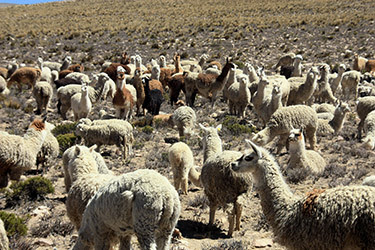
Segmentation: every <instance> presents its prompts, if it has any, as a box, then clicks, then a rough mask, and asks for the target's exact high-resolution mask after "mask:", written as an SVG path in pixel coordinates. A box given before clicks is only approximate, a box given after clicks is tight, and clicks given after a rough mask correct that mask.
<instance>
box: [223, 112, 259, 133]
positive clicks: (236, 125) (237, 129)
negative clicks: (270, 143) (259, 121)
mask: <svg viewBox="0 0 375 250" xmlns="http://www.w3.org/2000/svg"><path fill="white" fill-rule="evenodd" d="M223 126H224V127H225V128H227V129H228V130H229V131H230V132H231V133H232V134H233V135H240V134H251V133H252V132H256V128H255V127H249V126H247V125H242V124H240V122H239V120H238V118H237V117H235V116H226V117H225V118H224V121H223Z"/></svg>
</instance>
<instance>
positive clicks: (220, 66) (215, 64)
mask: <svg viewBox="0 0 375 250" xmlns="http://www.w3.org/2000/svg"><path fill="white" fill-rule="evenodd" d="M212 66H216V67H217V69H218V70H221V69H222V68H223V66H222V65H221V63H220V62H218V61H212V62H210V63H209V64H208V68H209V67H212Z"/></svg>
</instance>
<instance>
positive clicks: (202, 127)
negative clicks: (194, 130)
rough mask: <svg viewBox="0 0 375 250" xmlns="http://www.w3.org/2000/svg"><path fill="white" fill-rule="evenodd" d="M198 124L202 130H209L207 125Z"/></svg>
mask: <svg viewBox="0 0 375 250" xmlns="http://www.w3.org/2000/svg"><path fill="white" fill-rule="evenodd" d="M198 125H199V127H200V128H201V129H202V130H204V131H207V128H206V127H205V126H203V124H202V123H199V124H198Z"/></svg>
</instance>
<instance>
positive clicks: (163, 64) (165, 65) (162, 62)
mask: <svg viewBox="0 0 375 250" xmlns="http://www.w3.org/2000/svg"><path fill="white" fill-rule="evenodd" d="M159 62H160V68H165V67H167V63H166V62H165V59H162V60H159Z"/></svg>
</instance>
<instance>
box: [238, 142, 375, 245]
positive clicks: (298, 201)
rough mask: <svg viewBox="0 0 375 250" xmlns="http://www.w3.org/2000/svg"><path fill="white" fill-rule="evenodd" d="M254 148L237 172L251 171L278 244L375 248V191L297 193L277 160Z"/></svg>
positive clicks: (347, 188) (348, 189)
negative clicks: (286, 178) (287, 182)
mask: <svg viewBox="0 0 375 250" xmlns="http://www.w3.org/2000/svg"><path fill="white" fill-rule="evenodd" d="M246 143H247V144H248V145H249V146H250V147H251V148H252V149H253V152H251V153H250V154H243V155H242V157H240V158H239V159H238V160H237V161H234V162H232V163H231V166H232V169H233V171H234V172H237V173H248V172H251V173H252V175H253V178H254V181H255V184H256V186H257V190H258V192H259V196H260V200H261V206H262V209H263V212H264V215H265V216H266V219H267V220H268V222H269V223H270V225H271V227H272V228H273V232H274V235H275V237H276V240H277V241H279V242H280V243H281V244H282V245H284V246H286V247H287V248H288V249H295V250H297V249H298V250H301V249H306V250H307V249H327V250H328V249H330V250H339V249H375V188H374V187H367V186H362V185H359V186H345V187H335V188H332V189H326V190H314V191H312V192H310V193H308V194H307V196H306V197H299V196H297V195H295V194H293V193H292V191H291V190H290V188H289V186H288V185H287V184H286V182H285V181H284V178H283V176H282V174H281V171H280V168H279V165H278V163H277V162H276V160H275V158H274V157H273V156H272V155H271V154H270V153H269V152H268V151H267V150H266V149H264V148H262V147H260V146H257V145H255V144H254V143H253V142H251V141H249V140H246Z"/></svg>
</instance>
